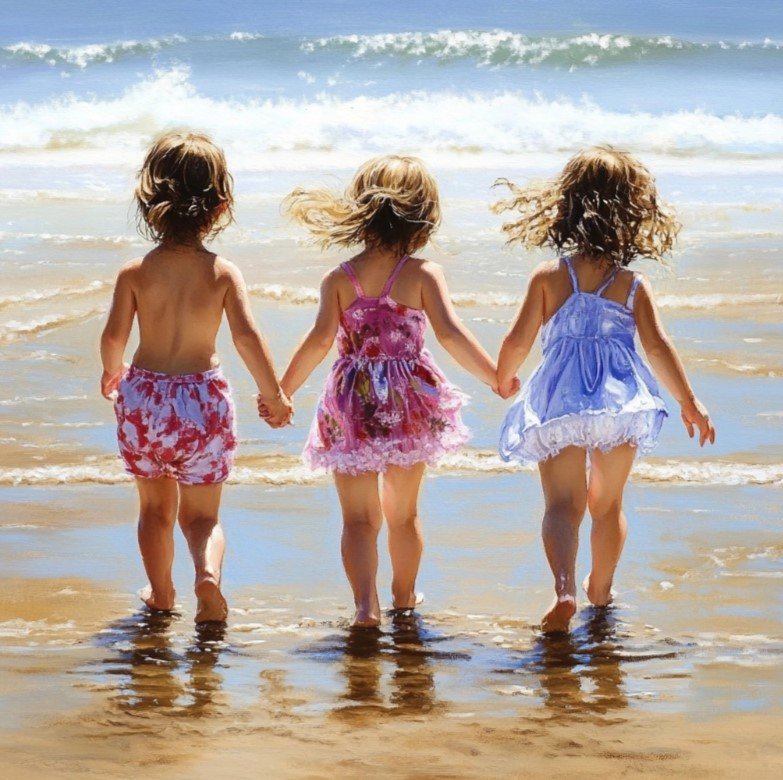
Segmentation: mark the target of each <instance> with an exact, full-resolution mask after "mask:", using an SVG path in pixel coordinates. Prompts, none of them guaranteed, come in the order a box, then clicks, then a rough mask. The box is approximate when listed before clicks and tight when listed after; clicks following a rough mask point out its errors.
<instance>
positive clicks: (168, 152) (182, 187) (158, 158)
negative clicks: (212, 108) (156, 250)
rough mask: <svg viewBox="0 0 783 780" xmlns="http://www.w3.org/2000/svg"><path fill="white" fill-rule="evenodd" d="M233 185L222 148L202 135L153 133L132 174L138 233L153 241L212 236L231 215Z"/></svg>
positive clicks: (178, 132) (180, 132) (179, 132)
mask: <svg viewBox="0 0 783 780" xmlns="http://www.w3.org/2000/svg"><path fill="white" fill-rule="evenodd" d="M233 184H234V181H233V179H232V177H231V174H230V173H229V172H228V166H227V165H226V158H225V156H224V155H223V150H222V149H220V148H219V147H218V146H216V145H215V143H214V142H213V141H212V139H211V138H210V137H209V136H208V135H205V134H204V133H192V132H187V131H172V132H168V133H165V134H163V135H161V136H159V137H158V138H157V139H156V140H155V141H154V142H153V144H152V146H151V147H150V149H149V151H148V152H147V156H146V157H145V158H144V164H143V165H142V166H141V170H140V171H139V173H138V180H137V183H136V190H135V193H134V194H135V200H136V207H137V220H136V221H137V226H138V229H139V232H140V233H141V234H142V235H143V236H145V237H146V238H149V239H151V240H153V241H185V242H188V241H194V240H202V239H205V238H214V237H215V236H216V235H217V234H218V233H219V232H220V231H221V230H223V229H224V228H225V227H227V226H228V225H229V224H230V223H231V222H232V221H233V219H234V214H233V206H234V195H233Z"/></svg>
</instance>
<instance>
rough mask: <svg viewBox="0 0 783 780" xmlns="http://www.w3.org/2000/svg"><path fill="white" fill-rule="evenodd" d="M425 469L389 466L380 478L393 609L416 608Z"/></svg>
mask: <svg viewBox="0 0 783 780" xmlns="http://www.w3.org/2000/svg"><path fill="white" fill-rule="evenodd" d="M424 469H425V464H424V463H418V464H416V465H415V466H413V467H412V468H409V469H403V468H399V467H397V466H391V467H390V468H389V469H388V470H387V471H386V473H385V474H384V475H383V514H384V517H385V518H386V522H387V523H388V525H389V554H390V555H391V564H392V599H393V604H394V608H395V609H409V608H411V607H415V606H416V575H417V574H418V573H419V564H420V562H421V554H422V552H423V550H424V538H423V536H422V532H421V519H420V518H419V510H418V503H419V492H420V490H421V482H422V478H423V477H424Z"/></svg>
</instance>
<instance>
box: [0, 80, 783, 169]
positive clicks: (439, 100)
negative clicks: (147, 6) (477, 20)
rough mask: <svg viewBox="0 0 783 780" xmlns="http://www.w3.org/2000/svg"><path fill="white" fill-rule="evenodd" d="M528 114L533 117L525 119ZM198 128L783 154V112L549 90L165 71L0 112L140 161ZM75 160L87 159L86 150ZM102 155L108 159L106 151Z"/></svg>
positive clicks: (356, 138) (341, 139) (243, 152)
mask: <svg viewBox="0 0 783 780" xmlns="http://www.w3.org/2000/svg"><path fill="white" fill-rule="evenodd" d="M522 117H523V118H524V121H523V120H522V119H521V118H522ZM174 125H178V126H182V125H189V126H194V127H200V128H203V129H204V130H206V131H208V132H211V133H212V134H214V135H215V136H216V137H218V138H220V139H221V141H222V142H223V144H224V145H226V146H227V147H229V148H230V149H231V151H232V159H234V160H236V164H237V165H239V167H242V166H243V165H249V166H251V167H252V166H254V165H255V166H261V167H263V166H265V165H268V164H269V159H268V158H269V156H270V155H271V154H273V153H274V154H284V153H289V154H290V153H296V154H297V155H299V156H301V154H302V153H303V152H306V151H309V152H314V153H321V154H323V153H327V152H328V153H330V154H332V156H333V152H334V151H335V150H340V152H342V153H344V154H345V155H347V156H351V159H352V161H355V156H358V155H359V154H360V153H361V154H367V153H376V152H385V151H388V150H389V149H400V148H404V149H408V150H410V151H412V152H414V151H415V152H420V153H428V152H441V153H448V154H460V155H462V156H465V155H467V156H469V157H470V156H476V155H478V154H484V153H495V154H501V155H508V154H514V155H520V154H534V153H535V154H540V153H546V152H549V153H553V154H558V155H562V154H563V153H564V152H568V151H571V150H575V149H578V148H581V147H583V146H585V145H589V144H594V143H602V142H605V141H606V140H607V134H609V135H610V136H611V140H612V142H613V143H615V144H618V145H621V146H625V147H628V148H630V149H632V150H633V151H636V152H647V153H661V154H670V155H683V154H690V155H707V156H712V155H715V154H718V155H729V156H730V155H764V154H767V155H769V154H781V153H783V116H780V115H778V114H767V115H765V116H742V115H739V114H729V115H717V114H710V113H707V112H705V111H699V110H695V111H678V112H670V113H662V114H654V113H650V112H647V111H642V112H637V113H633V112H619V111H609V110H606V109H603V108H601V107H599V106H598V105H596V104H595V103H593V102H591V101H589V100H588V99H583V100H581V101H578V102H575V101H572V100H569V99H566V98H562V99H555V100H546V99H544V98H543V97H540V96H529V95H525V94H523V93H520V92H508V91H507V92H501V93H496V94H486V93H471V92H425V91H415V92H407V93H398V94H391V95H387V96H383V97H368V96H362V97H355V98H351V99H342V98H339V97H335V96H330V95H325V94H321V95H319V96H317V97H316V98H314V99H312V100H307V99H301V100H295V99H290V98H279V99H268V100H258V99H249V100H246V101H244V102H243V101H239V100H231V99H224V100H219V99H213V98H209V97H205V96H202V95H199V94H198V93H197V91H196V89H195V88H194V87H193V85H192V84H191V82H190V79H189V71H188V69H187V68H185V67H177V68H173V69H170V70H168V71H159V72H157V73H156V75H155V76H154V77H152V78H149V79H145V80H143V81H141V82H139V83H137V84H135V85H134V86H132V87H131V88H129V89H128V90H126V91H125V92H124V93H123V94H122V95H121V96H119V97H116V98H113V99H98V98H85V97H77V96H75V95H72V94H71V95H67V96H65V97H62V98H57V99H54V100H49V101H45V102H42V103H39V104H29V103H16V104H14V105H11V106H8V107H7V109H6V110H5V111H4V112H3V113H2V114H1V115H0V139H2V142H0V150H9V151H11V150H15V151H23V150H38V151H50V152H51V151H63V152H65V151H69V152H70V153H72V154H77V153H79V154H81V155H82V157H84V155H85V153H86V151H87V150H100V151H102V152H103V153H104V155H105V158H106V159H108V160H110V161H111V162H113V163H115V164H116V163H123V164H125V163H127V164H135V163H136V161H137V158H138V155H139V153H140V151H139V150H140V146H141V144H142V143H143V142H144V141H146V140H147V138H148V137H150V136H152V135H154V134H155V133H157V132H159V131H161V130H163V129H165V128H169V127H171V126H174ZM77 159H81V158H79V157H78V155H77ZM101 159H103V158H101Z"/></svg>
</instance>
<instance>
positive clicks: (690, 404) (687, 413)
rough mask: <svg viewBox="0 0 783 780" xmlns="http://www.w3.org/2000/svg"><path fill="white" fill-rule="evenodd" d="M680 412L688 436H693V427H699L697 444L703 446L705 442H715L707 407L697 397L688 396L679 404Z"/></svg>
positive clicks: (713, 428)
mask: <svg viewBox="0 0 783 780" xmlns="http://www.w3.org/2000/svg"><path fill="white" fill-rule="evenodd" d="M680 412H681V414H682V421H683V423H684V425H685V428H686V430H687V431H688V436H690V438H691V439H692V438H693V435H694V433H695V429H696V428H698V429H699V446H700V447H703V446H704V444H705V443H706V442H709V443H710V444H714V443H715V427H714V426H713V424H712V422H711V421H710V415H709V413H708V412H707V409H706V408H705V407H704V405H703V404H702V403H701V401H699V399H698V398H689V399H688V400H687V401H685V402H684V403H683V404H681V408H680Z"/></svg>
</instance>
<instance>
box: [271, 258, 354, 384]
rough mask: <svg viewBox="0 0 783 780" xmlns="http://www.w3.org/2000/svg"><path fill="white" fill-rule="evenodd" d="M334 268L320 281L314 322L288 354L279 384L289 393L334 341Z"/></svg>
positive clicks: (336, 318) (337, 307) (336, 308)
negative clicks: (286, 365) (290, 353)
mask: <svg viewBox="0 0 783 780" xmlns="http://www.w3.org/2000/svg"><path fill="white" fill-rule="evenodd" d="M334 274H335V272H334V271H332V272H331V273H329V274H327V275H326V276H325V277H324V279H323V281H322V282H321V297H320V303H319V306H318V314H317V315H316V318H315V324H314V325H313V327H312V328H310V330H309V332H308V333H307V335H306V336H305V337H304V340H303V341H302V343H301V344H300V345H299V346H298V347H297V349H296V352H294V354H293V356H292V357H291V362H290V363H289V364H288V368H287V369H286V372H285V374H284V375H283V379H282V381H281V384H282V386H283V389H284V390H285V392H286V393H288V394H289V395H293V394H294V393H295V392H296V391H297V390H298V389H299V388H300V387H301V386H302V385H303V384H304V383H305V382H306V381H307V377H309V376H310V374H311V373H312V372H313V370H314V369H315V367H316V366H317V365H318V364H319V363H320V362H321V361H322V360H323V359H324V358H325V357H326V355H327V353H328V352H329V350H330V349H331V348H332V344H333V343H334V337H335V334H336V333H337V326H338V325H339V323H340V301H339V299H338V297H337V286H336V283H335V275H334Z"/></svg>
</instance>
